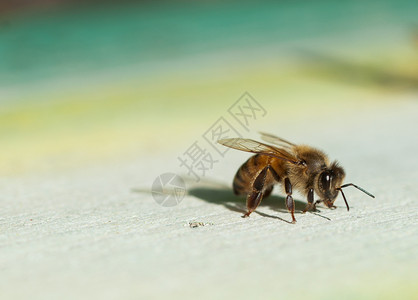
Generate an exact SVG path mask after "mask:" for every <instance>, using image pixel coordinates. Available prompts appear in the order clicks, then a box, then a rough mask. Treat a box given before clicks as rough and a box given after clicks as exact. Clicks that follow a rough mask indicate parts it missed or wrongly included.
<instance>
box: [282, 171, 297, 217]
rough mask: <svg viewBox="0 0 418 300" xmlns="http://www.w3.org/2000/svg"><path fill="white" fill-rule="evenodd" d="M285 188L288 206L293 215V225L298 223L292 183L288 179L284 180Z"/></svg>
mask: <svg viewBox="0 0 418 300" xmlns="http://www.w3.org/2000/svg"><path fill="white" fill-rule="evenodd" d="M284 188H285V190H286V194H287V197H286V206H287V209H288V210H289V212H290V213H291V214H292V223H296V219H295V201H294V200H293V197H292V184H291V183H290V180H289V178H288V177H286V178H285V179H284Z"/></svg>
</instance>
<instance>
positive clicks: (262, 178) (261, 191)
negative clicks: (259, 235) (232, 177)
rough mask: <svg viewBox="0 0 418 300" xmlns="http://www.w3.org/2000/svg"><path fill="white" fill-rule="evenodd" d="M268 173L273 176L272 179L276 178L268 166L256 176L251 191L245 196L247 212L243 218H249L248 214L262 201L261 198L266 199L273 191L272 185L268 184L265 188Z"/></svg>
mask: <svg viewBox="0 0 418 300" xmlns="http://www.w3.org/2000/svg"><path fill="white" fill-rule="evenodd" d="M269 171H270V173H272V174H273V177H274V178H276V176H277V175H276V174H275V172H274V170H273V169H272V168H271V167H270V166H267V167H265V168H264V169H263V170H262V171H261V172H260V174H258V176H257V178H256V179H255V180H254V183H253V190H252V192H251V193H249V194H248V196H247V209H248V211H247V213H246V214H245V215H243V217H244V218H246V217H248V216H250V214H251V213H252V212H253V211H254V210H255V209H256V208H257V206H258V205H259V204H260V202H261V200H263V198H265V197H268V196H269V195H270V194H271V191H272V190H273V184H269V185H268V186H266V184H268V183H267V182H266V178H267V172H269Z"/></svg>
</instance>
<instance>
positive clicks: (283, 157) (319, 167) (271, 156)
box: [218, 133, 374, 223]
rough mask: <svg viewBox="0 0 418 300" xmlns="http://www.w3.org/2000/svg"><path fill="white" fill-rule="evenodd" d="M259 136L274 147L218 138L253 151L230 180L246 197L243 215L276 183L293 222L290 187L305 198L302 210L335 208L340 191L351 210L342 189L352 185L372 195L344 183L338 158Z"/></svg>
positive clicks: (232, 146)
mask: <svg viewBox="0 0 418 300" xmlns="http://www.w3.org/2000/svg"><path fill="white" fill-rule="evenodd" d="M261 137H262V139H263V140H264V141H266V142H268V143H271V144H274V145H275V146H272V145H268V144H264V143H260V142H257V141H255V140H251V139H243V138H229V139H221V140H219V141H218V143H220V144H222V145H224V146H226V147H230V148H234V149H237V150H242V151H246V152H252V153H256V155H253V156H251V157H250V158H249V159H248V160H247V161H246V162H245V163H244V164H243V165H242V166H241V167H240V168H239V169H238V171H237V173H236V175H235V178H234V181H233V189H234V193H235V194H236V195H246V196H247V210H248V211H247V213H246V214H245V215H244V216H243V217H248V216H249V215H250V214H251V213H252V212H253V211H254V210H255V209H256V208H257V206H258V205H259V204H260V202H261V200H262V199H263V198H266V197H268V196H269V195H270V194H271V192H272V190H273V187H274V185H275V184H277V183H281V184H282V186H283V189H284V192H285V194H286V200H285V202H286V207H287V209H288V210H289V212H290V213H291V215H292V223H295V222H296V219H295V214H294V213H295V202H294V200H293V197H292V192H293V190H297V191H299V192H301V193H302V194H303V195H304V196H305V197H307V201H308V203H307V205H306V208H305V210H304V211H303V213H305V212H307V211H309V210H315V208H316V205H317V204H318V203H321V202H323V203H324V204H325V206H326V207H328V208H335V206H334V202H335V199H336V198H337V196H338V193H339V192H341V195H342V196H343V199H344V202H345V205H346V206H347V211H348V210H350V207H349V206H348V203H347V199H346V198H345V195H344V193H343V190H342V189H343V188H345V187H348V186H353V187H355V188H357V189H359V190H360V191H362V192H364V193H366V194H367V195H369V196H370V197H372V198H374V196H373V195H372V194H370V193H369V192H367V191H366V190H364V189H363V188H361V187H359V186H357V185H355V184H353V183H347V184H343V181H344V178H345V172H344V169H343V168H342V167H341V166H340V165H339V164H338V162H337V161H334V162H330V160H329V159H328V157H327V155H326V154H325V153H324V152H322V151H321V150H318V149H316V148H313V147H310V146H306V145H296V144H293V143H291V142H289V141H287V140H285V139H282V138H279V137H277V136H274V135H271V134H267V133H261ZM314 194H316V195H317V196H319V200H316V201H314Z"/></svg>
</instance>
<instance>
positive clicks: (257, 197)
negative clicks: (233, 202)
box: [242, 190, 263, 218]
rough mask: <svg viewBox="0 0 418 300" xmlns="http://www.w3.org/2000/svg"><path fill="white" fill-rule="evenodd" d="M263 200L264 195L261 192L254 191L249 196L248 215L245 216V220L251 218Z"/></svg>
mask: <svg viewBox="0 0 418 300" xmlns="http://www.w3.org/2000/svg"><path fill="white" fill-rule="evenodd" d="M261 199H263V193H262V192H259V191H254V190H253V191H252V192H251V193H249V194H248V196H247V209H248V211H247V213H246V214H245V215H243V216H242V217H243V218H246V217H249V216H250V214H251V213H252V212H253V211H255V209H256V208H257V206H258V205H259V204H260V202H261Z"/></svg>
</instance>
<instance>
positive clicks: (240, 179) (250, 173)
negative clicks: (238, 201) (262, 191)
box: [233, 154, 275, 195]
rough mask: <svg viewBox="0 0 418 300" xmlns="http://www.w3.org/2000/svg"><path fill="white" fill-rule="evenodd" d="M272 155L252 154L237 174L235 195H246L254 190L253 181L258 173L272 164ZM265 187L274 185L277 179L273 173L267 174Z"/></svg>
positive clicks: (234, 184) (234, 183)
mask: <svg viewBox="0 0 418 300" xmlns="http://www.w3.org/2000/svg"><path fill="white" fill-rule="evenodd" d="M271 159H272V158H271V157H269V156H266V155H260V154H256V155H254V156H251V157H250V158H249V159H248V160H247V161H246V162H245V163H243V164H242V166H241V167H240V168H239V169H238V171H237V173H236V174H235V178H234V181H233V189H234V193H235V195H245V194H248V193H250V192H252V190H253V183H254V180H255V178H256V177H257V175H258V174H259V173H260V172H261V171H262V170H263V169H264V168H265V167H267V166H268V165H270V164H271ZM265 181H266V182H265V183H266V185H265V187H268V186H272V184H274V183H275V180H274V178H273V176H272V175H271V174H268V175H267V176H266V180H265Z"/></svg>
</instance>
